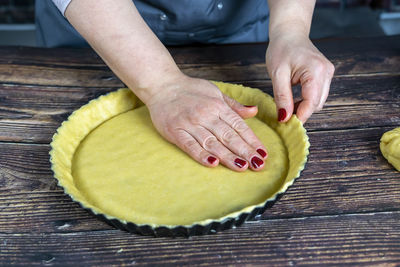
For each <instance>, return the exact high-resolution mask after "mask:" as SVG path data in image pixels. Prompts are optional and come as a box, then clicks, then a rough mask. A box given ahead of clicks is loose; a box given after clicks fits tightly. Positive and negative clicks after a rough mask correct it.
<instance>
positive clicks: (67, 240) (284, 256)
mask: <svg viewBox="0 0 400 267" xmlns="http://www.w3.org/2000/svg"><path fill="white" fill-rule="evenodd" d="M399 238H400V214H399V213H398V212H394V213H390V214H388V213H379V214H362V215H338V216H329V217H308V218H295V219H277V220H267V221H255V222H249V223H247V224H245V225H243V226H242V227H239V228H237V229H232V230H227V231H224V232H221V233H218V234H216V235H208V236H197V237H192V238H190V239H185V238H176V239H169V238H152V237H142V236H137V235H131V234H129V233H125V232H122V231H118V230H112V231H91V232H79V233H14V234H4V233H1V234H0V240H1V241H2V242H1V243H0V248H1V249H0V264H11V263H12V264H18V265H30V266H35V265H69V266H71V265H72V266H76V265H81V264H82V263H84V264H85V265H92V266H100V265H101V266H111V265H136V264H138V265H140V264H158V265H160V264H161V265H187V264H190V265H215V266H217V265H218V266H220V265H228V264H233V265H244V264H259V265H268V266H272V265H273V266H282V265H284V266H293V265H302V264H307V265H311V264H316V265H318V266H327V265H336V266H338V265H340V266H344V265H351V264H352V265H354V264H369V265H377V264H385V266H396V264H398V263H399V262H400V246H399V243H398V241H399ZM22 251H23V252H24V254H23V256H22V255H21V254H20V253H21V252H22Z"/></svg>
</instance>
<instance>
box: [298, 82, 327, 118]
mask: <svg viewBox="0 0 400 267" xmlns="http://www.w3.org/2000/svg"><path fill="white" fill-rule="evenodd" d="M314 77H315V76H314ZM316 77H318V76H316ZM321 91H322V81H321V79H319V78H317V79H315V78H310V79H308V80H306V81H303V82H302V90H301V92H302V96H303V101H301V102H300V104H299V107H298V108H297V113H296V115H297V117H298V118H299V120H300V121H302V122H303V123H305V122H306V121H307V120H308V118H310V116H311V114H312V113H313V112H314V111H315V110H316V109H317V107H318V105H319V103H320V100H321Z"/></svg>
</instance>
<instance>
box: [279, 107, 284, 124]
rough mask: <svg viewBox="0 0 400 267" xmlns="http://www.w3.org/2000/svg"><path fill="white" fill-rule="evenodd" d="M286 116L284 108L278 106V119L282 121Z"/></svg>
mask: <svg viewBox="0 0 400 267" xmlns="http://www.w3.org/2000/svg"><path fill="white" fill-rule="evenodd" d="M285 118H286V109H284V108H280V109H279V110H278V121H284V120H285Z"/></svg>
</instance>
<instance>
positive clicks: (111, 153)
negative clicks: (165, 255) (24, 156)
mask: <svg viewBox="0 0 400 267" xmlns="http://www.w3.org/2000/svg"><path fill="white" fill-rule="evenodd" d="M215 84H216V85H217V86H218V87H219V88H220V90H221V91H222V92H224V93H225V94H227V95H228V96H230V97H232V98H234V99H236V100H238V101H239V102H241V103H243V104H247V105H257V106H258V108H259V114H258V115H257V117H256V118H251V119H248V120H246V123H247V124H248V125H249V126H250V127H251V128H252V129H253V131H254V132H255V133H256V135H257V136H258V137H259V138H260V140H261V141H262V142H263V144H264V145H265V147H266V148H267V150H268V155H269V156H268V159H267V160H266V163H265V167H264V169H263V170H262V171H260V172H254V171H251V170H247V171H245V172H234V171H232V170H230V169H228V168H226V167H224V166H222V165H220V166H217V167H216V168H207V167H204V166H202V165H201V164H199V163H197V162H196V161H194V160H193V159H191V158H190V157H189V156H188V155H186V154H185V153H184V152H182V151H181V150H180V149H178V148H177V147H176V146H174V145H172V144H170V143H168V142H167V141H165V140H164V139H163V138H162V137H161V136H160V135H159V134H158V132H157V131H156V130H155V128H154V127H153V125H152V123H151V119H150V115H149V112H148V110H147V107H146V106H144V105H143V103H141V102H140V100H139V99H138V98H137V97H136V96H135V95H134V94H133V93H132V92H131V91H130V90H128V89H120V90H118V91H116V92H113V93H110V94H108V95H105V96H101V97H100V98H98V99H95V100H92V101H91V102H90V103H89V104H87V105H85V106H83V107H81V108H80V109H79V110H77V111H75V112H74V113H73V114H72V115H71V116H70V117H69V118H68V120H67V121H65V122H64V123H63V124H62V126H61V127H60V128H59V129H58V131H57V133H56V134H55V135H54V137H53V142H52V143H51V146H52V150H51V152H50V155H51V163H52V169H53V171H54V175H55V177H56V178H57V179H58V181H59V185H61V186H62V187H63V188H64V190H65V192H66V193H67V194H69V195H70V196H71V197H72V199H74V200H75V201H77V202H79V203H80V204H81V205H82V206H83V207H85V208H88V209H91V210H92V211H93V212H94V213H95V214H102V215H104V216H105V217H106V218H108V219H118V220H120V221H121V222H122V223H128V222H133V223H135V224H137V225H149V226H151V227H157V226H166V227H174V226H178V225H183V226H190V225H193V224H200V225H206V224H209V223H212V222H214V221H219V222H220V221H223V220H225V219H227V218H235V217H237V216H239V215H240V214H241V213H244V212H247V213H249V212H251V211H252V210H253V209H254V208H256V207H262V206H263V205H264V204H265V203H266V202H267V201H269V200H274V199H275V198H276V196H277V195H278V194H280V193H283V192H284V191H285V190H286V189H287V188H288V187H289V186H290V185H291V184H292V183H293V182H294V180H295V178H297V177H298V176H299V175H300V172H301V170H302V169H303V168H304V165H305V163H306V160H307V155H308V148H309V143H308V137H307V135H306V131H305V129H304V128H303V126H302V124H301V122H300V121H299V120H298V119H297V118H296V117H295V116H293V118H292V119H291V120H290V121H289V122H288V123H285V124H281V123H278V122H277V114H276V107H275V104H274V102H273V99H272V97H270V96H269V95H267V94H265V93H262V92H261V91H260V90H257V89H251V88H248V87H243V86H241V85H232V84H225V83H218V82H216V83H215Z"/></svg>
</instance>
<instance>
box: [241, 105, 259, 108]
mask: <svg viewBox="0 0 400 267" xmlns="http://www.w3.org/2000/svg"><path fill="white" fill-rule="evenodd" d="M243 106H244V107H246V108H254V107H256V106H248V105H243Z"/></svg>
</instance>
